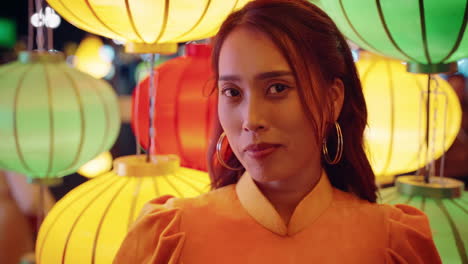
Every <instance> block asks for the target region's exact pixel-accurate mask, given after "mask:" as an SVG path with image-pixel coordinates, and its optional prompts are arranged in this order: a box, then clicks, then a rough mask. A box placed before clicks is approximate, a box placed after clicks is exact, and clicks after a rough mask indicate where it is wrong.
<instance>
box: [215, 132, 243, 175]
mask: <svg viewBox="0 0 468 264" xmlns="http://www.w3.org/2000/svg"><path fill="white" fill-rule="evenodd" d="M224 137H226V133H225V132H223V133H222V134H221V135H220V136H219V139H218V143H216V157H217V158H218V161H219V163H220V164H221V166H223V167H224V168H226V169H228V170H233V171H239V170H242V169H243V167H239V168H233V167H231V166H229V165H227V164H226V162H224V160H223V157H222V156H221V149H222V148H223V140H224Z"/></svg>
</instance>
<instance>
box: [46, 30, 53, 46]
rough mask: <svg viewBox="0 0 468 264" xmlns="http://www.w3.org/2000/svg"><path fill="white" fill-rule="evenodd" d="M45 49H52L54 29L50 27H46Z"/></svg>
mask: <svg viewBox="0 0 468 264" xmlns="http://www.w3.org/2000/svg"><path fill="white" fill-rule="evenodd" d="M47 49H48V50H53V49H54V30H53V29H52V28H50V27H47Z"/></svg>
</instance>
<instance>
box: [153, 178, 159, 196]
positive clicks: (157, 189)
mask: <svg viewBox="0 0 468 264" xmlns="http://www.w3.org/2000/svg"><path fill="white" fill-rule="evenodd" d="M151 180H152V181H153V187H154V192H155V193H156V197H159V196H161V192H160V191H159V187H158V181H156V177H151Z"/></svg>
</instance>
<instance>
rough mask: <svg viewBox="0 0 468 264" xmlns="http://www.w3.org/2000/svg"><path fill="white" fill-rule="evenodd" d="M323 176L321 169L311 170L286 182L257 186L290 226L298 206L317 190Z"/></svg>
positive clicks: (279, 181) (258, 184) (258, 183)
mask: <svg viewBox="0 0 468 264" xmlns="http://www.w3.org/2000/svg"><path fill="white" fill-rule="evenodd" d="M321 174H322V168H321V167H318V168H314V169H312V168H311V169H310V170H303V171H301V172H300V173H298V174H296V175H292V176H290V177H287V178H286V179H284V180H277V181H272V182H256V184H257V186H258V188H259V189H260V191H261V192H262V193H263V195H264V196H265V197H266V198H267V199H268V200H269V201H270V203H271V204H272V205H273V206H274V207H275V209H276V211H277V212H278V214H279V215H280V216H281V218H282V219H283V221H284V223H285V224H286V225H288V224H289V221H290V219H291V217H292V215H293V213H294V210H295V209H296V207H297V205H298V204H299V203H300V202H301V201H302V200H303V199H304V197H305V196H307V194H308V193H310V192H311V191H312V190H313V189H314V188H315V186H316V185H317V183H318V182H319V180H320V176H321Z"/></svg>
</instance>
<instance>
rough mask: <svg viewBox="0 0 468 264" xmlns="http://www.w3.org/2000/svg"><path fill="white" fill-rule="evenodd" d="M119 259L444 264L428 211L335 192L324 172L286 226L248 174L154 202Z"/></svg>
mask: <svg viewBox="0 0 468 264" xmlns="http://www.w3.org/2000/svg"><path fill="white" fill-rule="evenodd" d="M114 263H115V264H120V263H125V264H128V263H157V264H163V263H164V264H168V263H170V264H175V263H183V264H191V263H195V264H199V263H222V264H231V263H232V264H234V263H235V264H239V263H243V264H262V263H268V264H271V263H281V264H293V263H294V264H297V263H360V264H362V263H409V264H418V263H424V264H432V263H441V261H440V257H439V255H438V253H437V250H436V248H435V245H434V243H433V240H432V236H431V230H430V228H429V223H428V220H427V217H426V216H425V214H424V213H423V212H421V211H419V210H418V209H415V208H413V207H410V206H407V205H397V206H389V205H378V204H372V203H369V202H367V201H363V200H360V199H358V198H357V197H356V196H354V195H352V194H349V193H346V192H343V191H340V190H338V189H335V188H333V187H332V186H331V184H330V182H329V180H328V177H327V176H326V174H322V177H321V179H320V181H319V183H318V184H317V185H316V186H315V188H314V189H313V190H312V191H311V192H310V193H309V194H308V195H307V196H306V197H305V198H304V199H303V200H302V201H301V202H300V203H299V205H298V206H297V207H296V209H295V211H294V213H293V215H292V217H291V219H290V222H289V223H288V225H286V224H285V223H284V222H283V220H282V218H281V217H280V216H279V214H278V213H277V211H276V210H275V208H274V207H273V205H272V204H271V203H270V202H269V201H268V200H267V198H266V197H265V196H263V195H262V193H261V191H260V190H259V189H258V188H257V186H256V184H255V182H254V181H253V180H252V178H251V177H250V176H249V175H248V174H247V173H245V174H244V175H243V176H242V177H241V179H240V180H239V182H238V183H237V184H233V185H229V186H226V187H223V188H220V189H218V190H215V191H211V192H209V193H206V194H204V195H201V196H199V197H196V198H190V199H176V198H171V197H170V196H165V197H160V198H158V199H155V200H153V201H151V202H150V203H149V204H147V205H146V206H145V208H144V209H143V213H142V215H141V217H140V218H139V220H137V221H136V222H135V224H134V225H133V227H132V229H131V230H130V232H129V234H128V235H127V237H126V238H125V240H124V242H123V244H122V246H121V248H120V250H119V252H118V254H117V256H116V258H115V260H114Z"/></svg>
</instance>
